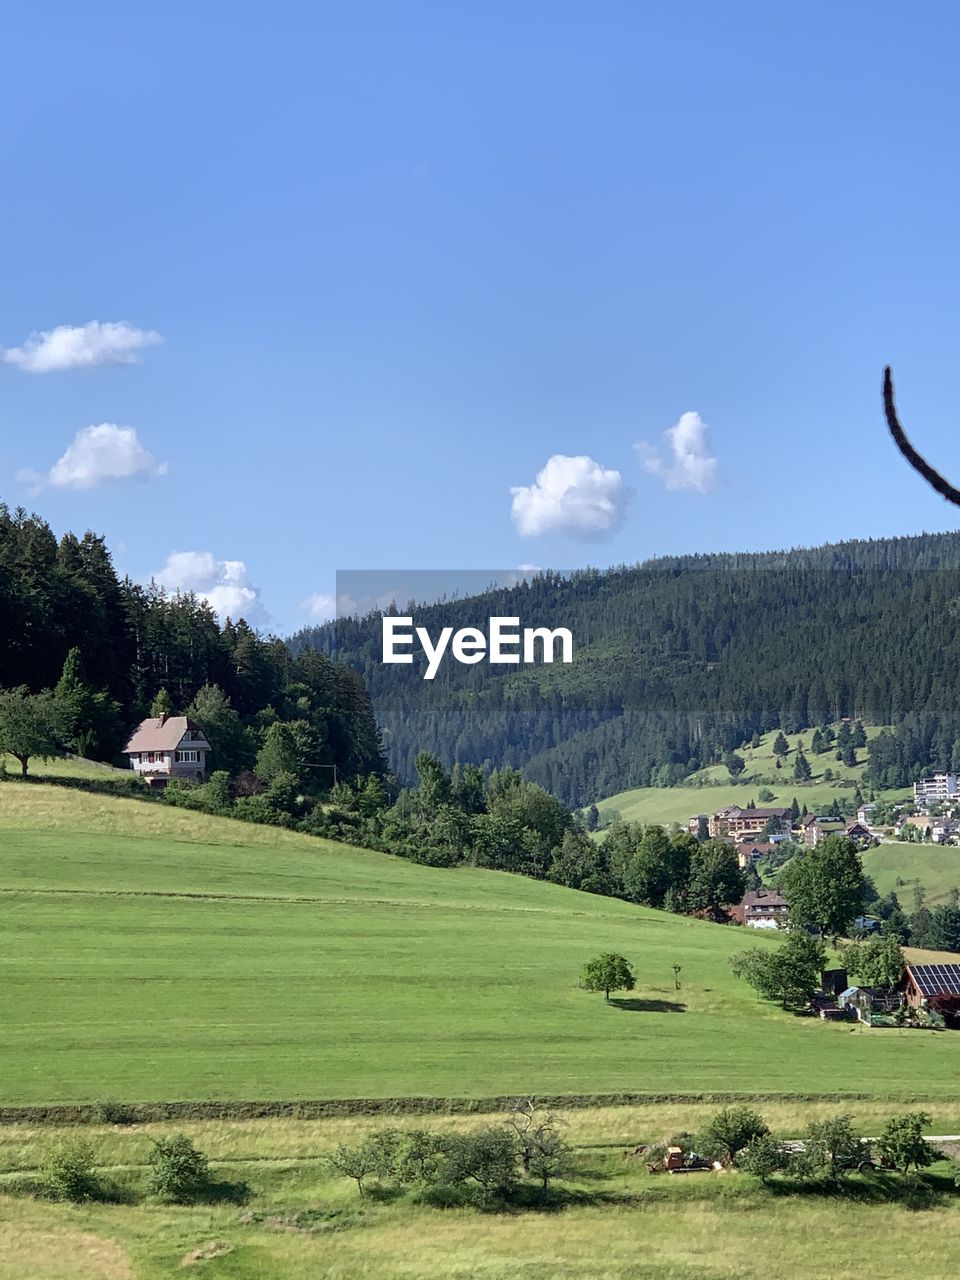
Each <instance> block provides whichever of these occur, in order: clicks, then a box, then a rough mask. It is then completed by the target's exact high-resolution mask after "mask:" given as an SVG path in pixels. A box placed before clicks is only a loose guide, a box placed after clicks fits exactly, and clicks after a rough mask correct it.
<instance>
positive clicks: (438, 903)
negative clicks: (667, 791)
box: [0, 783, 960, 1103]
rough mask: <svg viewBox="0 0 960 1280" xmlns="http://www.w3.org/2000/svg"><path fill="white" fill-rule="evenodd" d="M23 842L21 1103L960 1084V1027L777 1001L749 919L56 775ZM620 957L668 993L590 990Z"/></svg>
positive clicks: (18, 940)
mask: <svg viewBox="0 0 960 1280" xmlns="http://www.w3.org/2000/svg"><path fill="white" fill-rule="evenodd" d="M0 850H2V854H0V892H2V897H3V912H2V916H0V929H2V933H3V941H2V946H0V966H2V982H0V1024H2V1025H3V1027H4V1051H3V1054H2V1055H0V1098H3V1100H4V1101H5V1102H7V1103H31V1102H37V1103H39V1102H55V1101H84V1100H89V1099H91V1098H94V1097H97V1096H100V1095H102V1094H105V1093H110V1094H113V1095H116V1096H118V1097H122V1098H129V1099H140V1100H152V1099H177V1098H297V1097H388V1096H395V1095H412V1094H429V1095H441V1096H489V1095H491V1094H497V1093H511V1092H529V1091H539V1092H542V1093H580V1092H589V1093H601V1092H612V1091H619V1090H641V1091H669V1092H678V1091H698V1090H736V1091H743V1090H757V1091H762V1092H775V1091H805V1092H806V1091H824V1092H832V1091H838V1090H839V1091H842V1090H848V1091H858V1092H874V1093H878V1094H883V1093H890V1092H901V1091H904V1090H906V1091H915V1090H916V1087H917V1085H916V1082H917V1080H918V1079H922V1080H923V1091H924V1092H928V1093H931V1094H934V1095H941V1094H942V1095H946V1094H949V1093H950V1092H951V1090H952V1089H954V1076H955V1070H956V1055H957V1052H958V1051H960V1040H958V1039H954V1038H953V1037H949V1036H940V1037H935V1036H934V1037H931V1036H924V1035H918V1034H916V1033H910V1032H896V1031H894V1032H888V1033H884V1034H883V1035H877V1034H876V1033H871V1032H869V1031H856V1030H854V1031H851V1029H850V1028H848V1027H835V1026H829V1025H825V1024H822V1023H819V1022H812V1021H807V1020H798V1019H794V1018H790V1017H787V1016H785V1015H782V1014H780V1013H778V1012H777V1011H775V1010H773V1009H771V1008H770V1007H768V1006H766V1005H763V1004H761V1003H759V1002H758V1001H757V1000H756V998H755V997H754V995H753V994H752V993H751V992H750V991H749V989H748V988H746V987H745V986H743V985H742V984H740V983H737V982H735V981H734V980H733V978H732V976H731V975H730V973H729V969H728V964H727V958H728V956H729V955H730V953H731V952H732V951H734V950H737V949H739V948H740V947H742V946H743V945H745V943H746V942H747V941H748V939H747V938H746V937H745V935H744V934H743V933H742V932H740V931H738V930H733V929H729V928H721V927H719V926H714V925H709V924H705V923H702V922H700V921H694V920H689V919H685V918H682V917H676V916H670V915H666V914H664V913H660V912H655V911H649V910H645V909H642V908H638V907H633V906H630V905H628V904H626V903H621V902H617V901H613V900H610V899H602V898H596V897H593V896H590V895H587V894H579V893H577V892H575V891H572V890H567V889H562V888H559V887H556V886H552V885H545V884H538V883H536V882H533V881H530V880H524V879H521V878H519V877H513V876H508V875H505V874H501V873H496V872H486V871H477V870H471V869H460V870H454V871H447V870H437V869H432V868H426V867H418V866H415V865H413V864H411V863H408V862H405V861H402V860H399V859H391V858H388V857H385V856H382V855H379V854H374V853H369V852H364V851H360V850H353V849H349V848H347V847H344V846H340V845H334V844H329V843H326V842H322V841H317V840H312V839H310V838H309V837H305V836H299V835H297V834H294V833H290V832H283V831H274V830H271V829H269V828H264V827H253V826H247V825H244V824H240V823H236V822H232V821H229V820H219V819H214V818H209V817H206V816H205V815H201V814H192V813H188V812H185V811H177V810H170V809H167V808H165V807H163V806H159V805H144V804H141V803H138V802H136V801H131V800H119V799H114V798H103V797H99V796H92V795H88V794H85V793H78V792H71V791H65V790H62V789H58V788H54V787H48V786H43V785H33V786H30V785H23V784H21V783H4V784H3V785H2V786H0ZM187 895H198V896H187ZM749 941H750V942H751V943H755V942H757V941H758V940H757V939H756V938H754V937H750V938H749ZM759 941H760V944H761V945H773V941H772V940H770V939H761V940H759ZM602 950H616V951H621V952H623V953H624V954H625V955H626V956H628V957H629V958H630V959H631V960H632V961H633V962H634V964H635V966H636V969H637V972H638V975H639V987H638V990H637V991H636V992H635V993H633V995H634V997H635V998H636V999H637V1000H638V1001H640V1002H648V1003H647V1004H646V1005H644V1004H643V1003H641V1005H640V1007H638V1008H626V1007H616V1006H604V1003H603V1001H602V999H601V998H599V997H596V996H591V995H588V994H586V993H584V992H582V991H580V990H578V987H577V982H576V975H577V973H578V970H579V967H580V965H581V963H582V962H583V961H584V960H585V959H586V958H588V957H589V956H591V955H592V954H595V953H596V952H598V951H602ZM674 962H677V963H680V964H681V965H682V966H683V969H682V978H683V990H682V992H681V993H679V994H677V993H676V992H675V991H674V989H673V973H672V965H673V964H674ZM658 1002H660V1003H661V1004H662V1006H663V1007H664V1008H665V1009H669V1008H670V1006H672V1005H675V1004H682V1005H683V1006H685V1011H683V1012H679V1011H677V1012H673V1011H663V1012H657V1011H656V1009H657V1008H658Z"/></svg>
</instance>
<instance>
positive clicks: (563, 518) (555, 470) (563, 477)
mask: <svg viewBox="0 0 960 1280" xmlns="http://www.w3.org/2000/svg"><path fill="white" fill-rule="evenodd" d="M510 493H511V494H512V496H513V506H512V509H511V515H512V516H513V522H514V524H515V525H516V526H517V530H518V532H519V533H521V534H522V535H523V536H524V537H526V538H532V537H536V536H538V535H539V534H543V533H565V534H569V535H570V536H571V537H574V538H581V539H583V540H584V541H587V542H600V541H603V540H604V539H605V538H609V537H612V535H613V534H614V533H616V531H617V530H618V529H619V528H620V526H621V525H622V524H623V518H624V515H625V514H626V508H627V503H628V502H629V500H630V496H631V493H630V490H629V489H628V488H627V486H626V485H625V484H624V482H623V476H622V475H621V474H620V472H619V471H612V470H610V469H609V468H607V467H602V466H601V465H600V463H599V462H594V460H593V458H588V457H586V456H585V455H584V454H580V455H578V456H577V457H575V458H570V457H567V456H566V455H565V454H562V453H555V454H554V455H553V457H552V458H548V459H547V463H546V465H545V466H544V468H543V470H542V471H539V472H538V473H537V478H536V481H535V483H534V484H529V485H517V486H515V487H514V488H512V489H511V490H510Z"/></svg>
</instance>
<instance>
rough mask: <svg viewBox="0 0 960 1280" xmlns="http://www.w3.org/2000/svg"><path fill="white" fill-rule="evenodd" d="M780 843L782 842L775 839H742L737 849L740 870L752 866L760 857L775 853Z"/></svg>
mask: <svg viewBox="0 0 960 1280" xmlns="http://www.w3.org/2000/svg"><path fill="white" fill-rule="evenodd" d="M778 843H780V842H779V841H773V840H741V841H740V843H739V844H738V845H737V846H736V850H735V852H736V855H737V865H738V866H739V868H740V870H741V871H743V870H744V868H746V867H752V866H753V864H754V863H755V862H757V861H758V860H759V859H760V858H765V857H766V856H767V854H770V853H773V852H774V850H775V849H776V847H777V844H778Z"/></svg>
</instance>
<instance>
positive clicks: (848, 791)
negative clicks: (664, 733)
mask: <svg viewBox="0 0 960 1280" xmlns="http://www.w3.org/2000/svg"><path fill="white" fill-rule="evenodd" d="M866 732H867V737H868V738H872V737H874V736H875V735H876V734H878V733H879V732H880V729H879V728H878V727H876V726H870V727H869V728H868V729H867V731H866ZM785 736H786V738H787V741H788V742H789V744H790V754H789V755H788V756H787V757H786V759H785V761H784V765H783V768H782V769H778V768H777V767H776V757H775V756H774V754H773V742H774V739H775V738H776V734H775V733H768V734H765V735H764V736H763V737H762V738H761V740H760V746H759V747H756V748H754V747H751V746H749V745H748V746H745V747H742V748H740V749H739V751H738V754H740V755H742V756H743V758H744V760H745V762H746V766H747V767H746V770H745V772H744V774H743V776H742V777H741V779H740V780H739V781H738V782H735V783H733V782H731V781H730V774H729V773H728V772H727V769H726V767H725V766H724V765H719V764H718V765H711V767H710V768H708V769H701V770H699V772H697V773H694V774H691V775H690V777H689V779H687V780H686V781H685V782H684V785H683V786H679V787H635V788H634V789H633V790H632V791H620V792H618V793H617V794H616V795H613V796H608V797H607V798H606V799H605V800H598V801H597V807H598V808H599V810H600V815H601V817H602V818H603V820H604V821H610V820H611V819H612V818H614V817H615V816H616V815H618V814H619V816H620V817H621V818H622V819H623V820H624V822H662V823H670V822H680V823H683V824H685V823H686V822H687V819H688V818H690V817H692V816H693V815H694V814H697V813H705V814H707V815H709V814H711V813H715V812H716V811H717V810H718V809H723V808H725V807H726V806H727V805H733V804H741V805H745V804H747V802H748V801H750V800H753V801H754V802H755V803H756V804H761V805H762V804H772V805H788V804H790V802H791V801H792V800H793V798H794V796H796V798H797V802H798V804H800V805H801V806H802V805H806V806H807V808H808V809H809V810H816V809H818V808H820V807H823V806H825V805H827V804H829V803H830V802H831V801H833V800H834V799H835V798H836V797H837V796H838V795H840V796H849V797H851V798H852V796H853V794H854V791H855V789H856V787H857V785H858V784H860V783H862V781H863V770H864V764H863V762H864V761H865V758H866V756H865V752H863V751H860V752H858V760H860V761H861V763H858V764H857V765H856V766H855V767H850V766H847V765H844V764H842V763H841V762H840V761H839V760H837V759H835V756H836V752H833V751H831V752H827V753H826V754H824V755H814V754H813V752H812V751H811V750H810V740H811V738H812V736H813V731H812V730H809V729H808V730H806V731H804V732H803V733H793V734H787V735H785ZM798 747H802V749H803V751H804V754H805V755H806V757H807V759H808V760H809V762H810V766H811V768H812V769H813V778H812V779H811V781H810V782H795V781H794V778H793V760H794V754H795V752H796V750H797V748H798ZM825 769H831V770H832V771H833V775H834V776H833V779H832V780H831V781H829V782H825V781H824V780H823V771H824V770H825ZM762 787H766V788H767V789H768V790H770V791H772V792H773V796H774V798H773V800H768V801H761V800H760V799H759V797H758V794H757V793H758V792H759V791H760V789H761V788H762ZM908 794H910V793H909V791H908V790H900V791H884V792H881V793H880V795H881V797H882V798H884V799H895V798H897V799H898V798H901V797H903V796H907V795H908Z"/></svg>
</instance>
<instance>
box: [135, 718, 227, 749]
mask: <svg viewBox="0 0 960 1280" xmlns="http://www.w3.org/2000/svg"><path fill="white" fill-rule="evenodd" d="M191 729H192V730H194V731H195V732H197V733H200V734H202V733H203V730H202V729H201V728H200V726H199V725H198V724H194V722H193V721H192V720H188V719H187V717H186V716H148V717H147V719H146V720H141V721H140V723H139V724H138V725H137V727H136V729H134V731H133V733H132V735H131V737H130V741H129V742H128V743H127V745H126V746H125V747H124V748H123V749H124V751H129V752H135V751H173V750H174V749H175V748H176V747H179V745H180V743H181V741H182V740H183V737H184V734H186V733H187V732H189V731H190V730H191ZM197 745H198V746H204V747H208V746H209V743H208V742H207V741H206V739H205V738H201V739H200V740H198V742H197Z"/></svg>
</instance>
